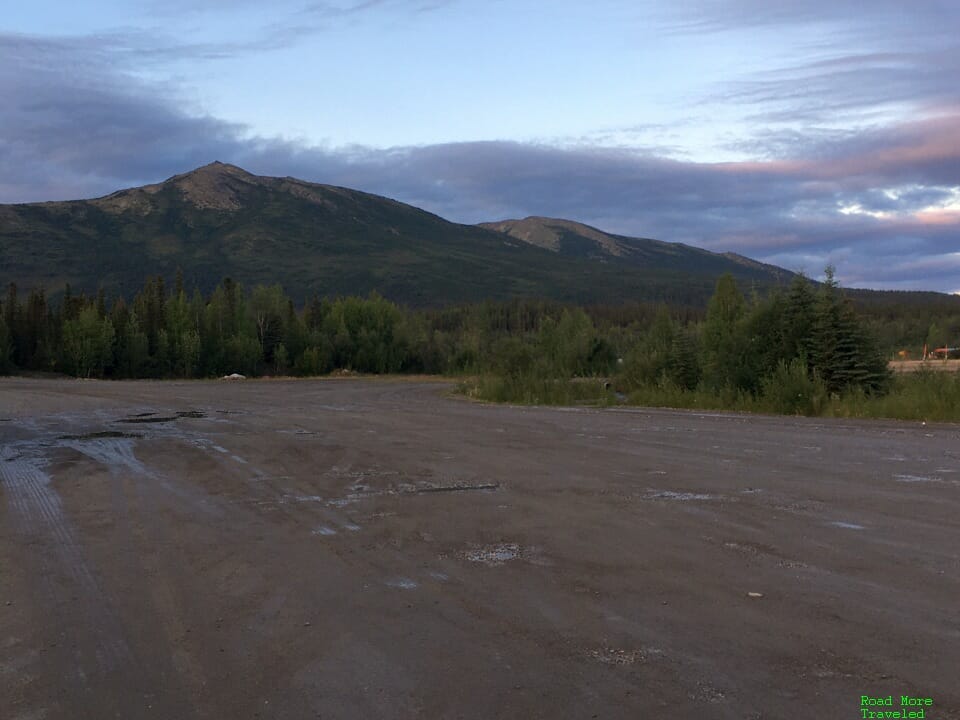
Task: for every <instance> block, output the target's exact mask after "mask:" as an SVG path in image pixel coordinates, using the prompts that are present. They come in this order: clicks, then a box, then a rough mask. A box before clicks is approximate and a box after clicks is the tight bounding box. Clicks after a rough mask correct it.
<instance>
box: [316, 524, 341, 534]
mask: <svg viewBox="0 0 960 720" xmlns="http://www.w3.org/2000/svg"><path fill="white" fill-rule="evenodd" d="M310 534H311V535H336V534H337V531H336V530H334V529H333V528H332V527H327V526H326V525H321V526H320V527H318V528H314V530H313V531H312V532H311V533H310Z"/></svg>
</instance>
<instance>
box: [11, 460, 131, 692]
mask: <svg viewBox="0 0 960 720" xmlns="http://www.w3.org/2000/svg"><path fill="white" fill-rule="evenodd" d="M0 481H2V482H3V484H4V487H5V489H6V492H7V495H8V497H9V498H10V506H11V509H12V511H13V516H14V518H15V523H16V526H17V530H18V532H19V533H20V534H22V535H25V536H28V537H35V538H38V539H41V540H45V541H46V543H45V544H46V545H47V547H48V548H49V550H48V551H44V552H43V557H42V565H43V571H42V572H41V573H40V577H39V581H40V584H41V590H42V593H43V595H44V598H43V601H44V602H45V603H46V604H47V605H48V606H49V608H50V610H51V612H52V614H53V615H54V616H56V615H57V614H58V613H57V610H56V608H57V606H58V605H60V604H61V603H63V602H64V601H65V600H66V599H67V597H65V596H71V595H72V597H73V598H74V599H75V600H76V602H77V603H81V606H82V612H83V615H84V616H85V618H86V620H87V622H86V628H84V630H83V631H82V632H89V633H91V634H92V635H93V645H92V647H93V658H90V657H84V656H83V654H82V653H81V651H79V650H77V651H76V657H75V660H76V665H75V672H76V678H75V679H76V680H77V681H78V682H79V683H80V684H81V685H84V684H85V683H86V681H87V679H88V677H89V676H90V675H91V674H108V673H113V672H116V671H118V670H120V669H126V668H129V667H130V665H131V663H132V660H133V656H132V654H131V652H130V648H129V646H128V645H127V643H126V641H125V639H124V634H123V629H122V626H121V624H120V622H119V620H118V618H117V617H116V615H115V614H114V613H113V612H112V611H111V609H110V607H109V603H108V602H107V598H106V596H105V595H104V593H103V591H102V590H101V588H100V586H99V584H98V582H97V580H96V578H95V576H94V574H93V572H92V571H91V569H90V566H89V564H88V563H87V560H86V557H85V556H84V553H83V548H82V546H81V544H80V542H79V540H78V539H77V534H76V532H75V531H74V529H73V527H72V525H71V523H70V522H69V520H68V519H67V518H66V517H65V515H64V512H63V506H62V504H61V502H60V498H59V496H58V495H57V493H56V492H55V491H54V490H53V488H52V487H51V486H50V477H49V476H48V475H47V474H46V473H45V472H44V471H43V470H42V461H41V460H39V459H35V458H24V457H23V456H21V457H19V458H16V459H7V461H6V462H3V463H0ZM58 576H62V577H65V579H66V581H67V583H66V587H64V586H62V585H58V584H57V583H56V579H57V577H58ZM71 591H72V592H71ZM76 646H77V647H78V648H79V647H80V644H79V643H77V644H76Z"/></svg>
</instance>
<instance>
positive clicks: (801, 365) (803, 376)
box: [762, 358, 828, 415]
mask: <svg viewBox="0 0 960 720" xmlns="http://www.w3.org/2000/svg"><path fill="white" fill-rule="evenodd" d="M762 387H763V399H764V401H765V404H766V405H767V406H768V408H769V409H770V410H772V411H773V412H778V413H784V414H787V415H819V414H820V413H821V412H822V411H823V409H824V407H825V406H826V403H827V398H828V395H827V386H826V385H825V384H824V382H823V380H822V379H821V378H820V376H819V374H818V373H817V372H816V371H814V372H813V373H810V372H808V371H807V361H806V360H804V359H803V358H794V359H793V360H791V361H790V362H789V363H787V362H785V361H783V360H781V361H780V363H779V364H778V365H777V369H776V370H774V371H773V372H772V373H771V374H770V375H767V376H766V377H765V378H764V379H763V382H762Z"/></svg>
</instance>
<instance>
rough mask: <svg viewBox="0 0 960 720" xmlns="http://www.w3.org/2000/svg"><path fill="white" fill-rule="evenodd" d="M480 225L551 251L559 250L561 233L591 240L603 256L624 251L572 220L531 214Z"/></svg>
mask: <svg viewBox="0 0 960 720" xmlns="http://www.w3.org/2000/svg"><path fill="white" fill-rule="evenodd" d="M481 225H482V227H485V228H487V229H489V230H496V231H497V232H502V233H506V234H508V235H512V236H513V237H515V238H517V239H518V240H523V241H524V242H526V243H530V244H531V245H536V246H537V247H542V248H544V249H546V250H552V251H553V252H560V251H561V249H562V248H561V246H562V244H563V240H564V237H565V236H569V235H575V236H579V237H580V238H584V239H586V240H587V241H589V242H592V243H593V244H594V245H595V246H596V247H597V249H598V250H599V251H600V252H601V253H602V254H604V255H614V256H620V255H623V254H624V253H625V249H624V248H623V247H622V246H621V243H619V242H618V240H617V238H615V237H614V236H613V235H610V234H609V233H605V232H602V231H600V230H597V228H595V227H591V226H590V225H584V224H583V223H578V222H574V221H573V220H563V219H561V218H550V217H540V216H537V215H531V216H530V217H525V218H524V219H523V220H501V221H500V222H494V223H481Z"/></svg>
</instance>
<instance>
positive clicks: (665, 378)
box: [0, 271, 889, 393]
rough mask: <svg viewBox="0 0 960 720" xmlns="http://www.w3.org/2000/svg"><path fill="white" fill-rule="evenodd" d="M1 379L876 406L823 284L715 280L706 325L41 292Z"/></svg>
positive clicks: (844, 310) (865, 337)
mask: <svg viewBox="0 0 960 720" xmlns="http://www.w3.org/2000/svg"><path fill="white" fill-rule="evenodd" d="M0 368H2V369H3V370H4V371H6V372H10V371H13V370H17V369H21V370H47V371H57V372H63V373H68V374H72V375H76V376H78V377H109V378H142V377H158V378H159V377H180V378H196V377H214V376H219V375H224V374H229V373H233V372H237V373H241V374H245V375H260V374H270V375H277V374H279V375H288V374H292V375H320V374H324V373H328V372H330V371H332V370H334V369H337V368H347V369H350V370H354V371H357V372H365V373H447V374H457V373H471V372H476V373H492V374H495V375H498V376H502V377H510V378H521V377H528V376H532V377H545V378H571V377H589V376H598V375H605V376H612V375H617V376H618V377H619V378H620V380H621V382H622V384H623V386H624V387H625V389H627V390H629V389H631V388H635V387H638V386H641V385H645V384H656V383H661V384H662V383H664V382H669V383H673V384H674V385H676V386H677V387H679V388H683V389H688V390H692V389H694V388H697V387H702V388H707V389H710V390H715V391H719V390H721V389H735V390H739V391H744V392H750V393H758V392H762V391H764V388H765V387H767V388H770V387H772V386H773V385H774V384H776V383H777V382H780V381H782V380H783V379H784V377H792V378H793V379H794V380H797V379H798V378H801V376H803V377H806V378H808V380H810V381H811V382H812V381H816V382H822V383H823V385H824V386H825V387H826V388H827V389H828V390H829V391H832V392H839V391H842V390H844V389H846V388H849V387H859V388H862V389H864V390H866V391H869V392H882V391H883V389H884V387H885V385H886V383H887V382H888V379H889V378H888V375H887V372H886V363H885V361H884V358H883V355H882V354H881V352H880V351H879V347H878V344H877V341H876V339H875V337H873V336H872V335H871V333H870V332H869V331H868V329H867V325H866V324H865V323H864V322H863V321H862V320H861V319H860V318H859V317H858V316H857V314H856V312H855V311H854V309H853V306H852V304H851V303H850V301H849V300H848V299H846V298H845V296H844V295H843V293H842V292H841V291H840V289H839V288H838V287H837V284H836V282H835V281H834V280H833V276H832V273H831V272H830V271H828V274H827V280H826V282H824V283H822V284H820V285H819V287H816V286H814V285H813V284H812V283H811V282H809V281H807V280H806V279H805V278H802V277H798V278H797V279H796V280H795V281H794V282H793V284H792V285H791V286H790V287H789V289H787V290H786V291H776V292H773V293H770V294H768V295H766V296H754V297H753V298H751V299H750V300H747V299H746V298H745V297H744V296H743V294H742V293H741V292H740V290H739V288H738V287H737V284H736V281H735V280H734V279H733V278H732V277H731V276H725V277H723V278H721V279H720V280H719V282H718V284H717V287H716V291H715V292H714V295H713V297H712V298H711V300H710V302H709V304H708V306H707V308H706V312H705V313H703V312H701V311H698V310H696V309H693V308H672V309H670V308H667V307H665V306H659V307H656V306H651V305H644V304H639V303H634V304H625V305H623V306H620V307H616V308H611V307H600V306H598V307H592V308H578V307H569V306H563V305H561V304H558V303H552V302H548V301H531V300H517V301H514V302H511V303H484V304H481V305H473V306H463V307H452V308H446V309H443V310H420V311H412V310H407V309H404V308H401V307H399V306H398V305H396V304H394V303H392V302H389V301H387V300H385V299H384V298H382V297H379V296H377V295H371V296H369V297H367V298H358V297H345V298H337V299H325V298H319V297H314V298H312V299H311V300H309V301H308V302H306V303H303V304H302V306H301V307H300V308H297V307H296V306H295V304H294V301H293V300H292V299H291V298H290V297H288V296H287V295H286V294H285V293H284V292H283V290H282V288H281V287H280V286H279V285H274V286H256V287H254V288H252V290H251V291H250V292H249V293H248V292H245V291H244V290H243V288H241V286H240V285H239V284H238V283H236V282H233V281H232V280H230V279H226V280H224V281H223V282H222V283H221V284H220V285H218V286H217V287H216V288H215V289H214V290H213V292H212V293H211V294H210V295H208V296H206V297H205V296H203V295H202V294H201V293H200V292H199V291H196V290H195V291H193V292H192V293H189V294H188V293H187V292H186V290H185V289H184V287H183V283H182V281H181V280H180V279H179V277H178V280H177V282H176V283H175V285H174V287H173V288H169V289H168V288H167V287H166V285H165V283H164V280H163V278H162V277H152V278H149V279H148V280H147V281H146V282H145V284H144V286H143V287H142V288H141V289H140V291H139V292H137V294H136V295H135V296H134V297H133V299H132V300H131V301H130V302H127V301H126V300H125V299H124V298H122V297H121V298H115V299H113V300H112V301H110V302H108V301H107V298H106V297H105V296H104V294H103V293H102V292H101V293H98V294H97V295H96V296H86V295H84V294H73V293H72V292H71V290H70V288H69V286H68V287H67V288H66V289H65V291H64V293H63V296H62V298H61V299H60V301H59V302H58V303H50V302H48V301H47V298H46V295H45V293H44V291H43V290H42V289H36V290H32V291H30V292H29V293H28V294H27V296H26V298H25V300H21V298H20V297H19V295H18V293H17V289H16V287H15V286H14V285H11V286H10V287H9V288H8V291H7V294H6V298H5V299H4V300H3V301H2V302H0Z"/></svg>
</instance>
